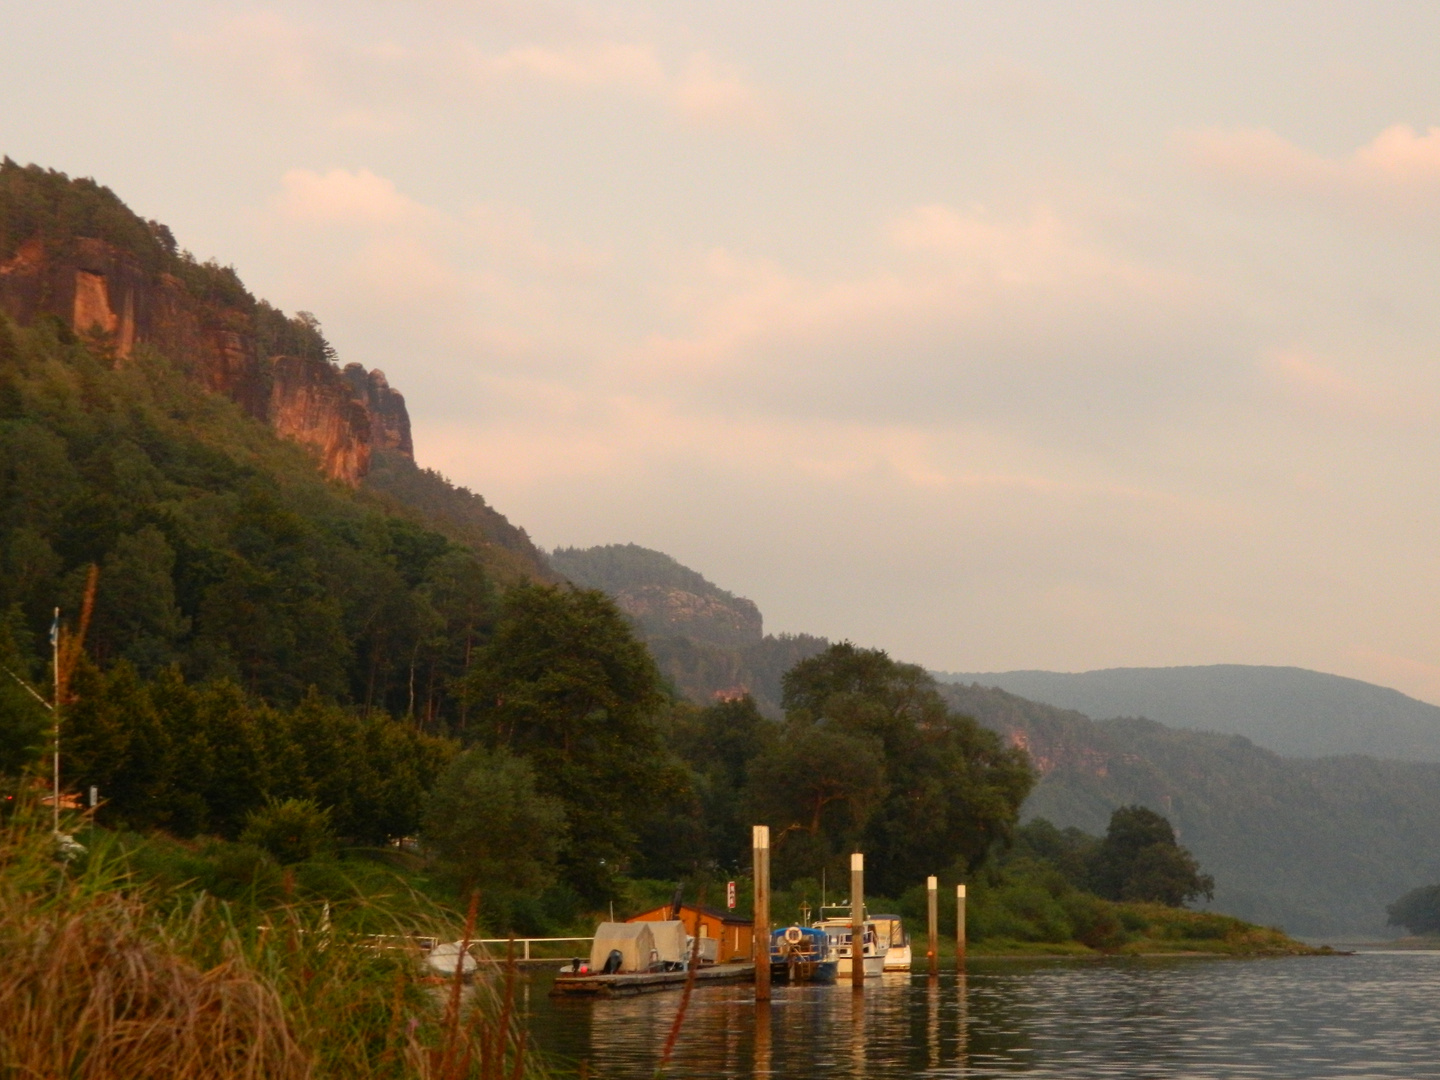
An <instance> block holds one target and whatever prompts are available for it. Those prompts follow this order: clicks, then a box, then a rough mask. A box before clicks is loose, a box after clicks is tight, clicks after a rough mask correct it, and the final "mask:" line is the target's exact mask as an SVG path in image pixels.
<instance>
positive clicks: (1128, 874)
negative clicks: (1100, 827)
mask: <svg viewBox="0 0 1440 1080" xmlns="http://www.w3.org/2000/svg"><path fill="white" fill-rule="evenodd" d="M1090 885H1091V888H1092V890H1093V891H1094V892H1095V893H1096V894H1097V895H1099V896H1103V897H1104V898H1105V899H1107V900H1133V901H1148V902H1151V903H1160V904H1168V905H1169V906H1171V907H1181V906H1183V905H1184V904H1185V903H1186V902H1187V901H1190V900H1194V899H1195V898H1196V897H1200V896H1203V897H1205V898H1206V899H1207V900H1208V899H1210V898H1211V897H1212V896H1213V895H1214V894H1215V879H1214V878H1212V877H1211V876H1210V875H1209V874H1202V873H1200V865H1199V863H1197V862H1196V861H1195V856H1193V855H1191V854H1190V852H1189V851H1187V850H1186V849H1185V848H1183V847H1181V846H1180V845H1179V844H1178V843H1177V842H1176V840H1175V830H1174V828H1173V827H1172V826H1171V825H1170V822H1168V821H1166V820H1165V819H1164V818H1163V817H1161V816H1160V815H1159V814H1157V813H1155V811H1153V810H1149V809H1147V808H1145V807H1143V806H1122V807H1120V808H1119V809H1117V810H1116V811H1115V812H1114V813H1113V814H1111V815H1110V826H1109V828H1108V829H1107V830H1106V833H1105V839H1104V840H1102V841H1101V842H1100V844H1099V846H1098V847H1096V848H1095V851H1094V854H1093V855H1092V856H1091V861H1090Z"/></svg>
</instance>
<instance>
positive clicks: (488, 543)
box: [365, 451, 555, 584]
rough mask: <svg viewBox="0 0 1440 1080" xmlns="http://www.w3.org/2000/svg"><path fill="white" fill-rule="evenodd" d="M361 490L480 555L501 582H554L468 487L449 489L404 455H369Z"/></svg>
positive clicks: (528, 547)
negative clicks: (367, 471)
mask: <svg viewBox="0 0 1440 1080" xmlns="http://www.w3.org/2000/svg"><path fill="white" fill-rule="evenodd" d="M365 489H366V490H367V491H370V492H372V493H374V494H376V495H378V496H380V497H381V498H382V499H383V501H384V504H385V505H386V506H387V508H389V509H390V510H391V511H392V512H393V513H397V514H402V515H406V516H416V517H419V518H420V519H422V520H424V522H425V523H426V526H427V527H428V528H432V529H434V530H436V531H437V532H439V533H442V534H443V535H444V536H446V537H447V538H449V539H450V540H452V541H454V542H455V543H456V544H460V545H463V546H465V547H468V548H470V549H471V550H472V551H474V552H477V553H479V554H482V555H483V556H484V558H485V560H486V566H487V567H489V569H490V570H491V572H492V573H493V574H494V575H495V576H496V577H497V578H498V579H499V580H501V581H502V582H505V583H507V584H508V583H511V582H516V581H522V580H535V581H553V580H554V579H555V575H554V573H553V572H552V571H551V569H550V566H549V564H548V563H547V562H546V561H545V557H544V556H543V555H542V554H541V553H540V550H539V549H538V548H537V547H536V546H535V545H534V544H533V543H531V541H530V537H529V536H528V535H526V533H525V530H524V529H520V528H517V527H516V526H514V525H512V524H510V522H509V521H508V520H507V519H506V518H505V515H504V514H501V513H500V512H499V511H497V510H495V509H494V508H493V507H492V506H490V505H489V504H488V503H486V501H485V500H484V499H483V498H482V497H481V496H479V495H477V494H475V493H474V492H473V491H471V490H470V489H469V488H464V487H459V486H457V485H455V484H452V483H451V482H450V481H449V480H447V479H445V477H443V476H441V475H440V474H439V473H438V472H436V471H435V470H434V469H422V468H421V467H420V466H418V465H416V464H415V462H414V461H412V460H411V459H410V458H408V457H406V456H405V455H404V454H400V453H396V452H394V451H381V452H379V453H377V454H375V455H374V457H373V458H371V461H370V473H369V475H368V476H366V477H365Z"/></svg>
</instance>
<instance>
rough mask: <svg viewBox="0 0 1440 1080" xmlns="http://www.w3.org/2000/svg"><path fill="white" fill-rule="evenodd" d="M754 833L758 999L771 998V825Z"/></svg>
mask: <svg viewBox="0 0 1440 1080" xmlns="http://www.w3.org/2000/svg"><path fill="white" fill-rule="evenodd" d="M754 835H755V841H754V842H755V930H754V949H753V951H754V953H755V1002H756V1004H759V1003H760V1002H762V1001H763V1002H766V1003H768V1002H769V1001H770V826H769V825H756V826H755V828H754Z"/></svg>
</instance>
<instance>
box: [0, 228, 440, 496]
mask: <svg viewBox="0 0 1440 1080" xmlns="http://www.w3.org/2000/svg"><path fill="white" fill-rule="evenodd" d="M0 311H3V312H4V313H5V314H6V315H8V316H9V317H10V318H11V319H13V320H15V321H16V322H18V323H20V324H21V325H29V324H32V323H33V322H35V320H37V319H40V318H42V317H45V316H52V317H54V318H57V319H59V320H60V321H61V322H62V323H64V324H65V325H66V326H67V327H69V328H70V329H71V330H73V331H74V332H75V333H76V334H77V335H79V336H81V337H83V338H86V339H88V340H90V341H92V342H93V343H94V344H95V345H97V346H98V347H100V348H102V349H106V350H109V351H110V352H111V353H112V354H113V356H114V357H115V360H116V362H117V363H123V362H124V361H125V360H127V359H128V358H129V357H130V356H131V355H132V354H133V353H134V351H135V348H136V347H137V346H139V345H146V346H150V347H151V348H154V349H155V350H157V351H158V352H161V353H164V354H165V355H166V356H168V357H170V358H171V359H172V360H173V361H175V362H176V363H178V364H181V365H182V366H183V367H184V368H185V369H186V370H187V371H188V372H189V373H190V374H191V375H192V376H193V377H194V378H195V379H196V380H197V381H198V382H200V383H201V384H202V385H203V386H205V388H206V389H208V390H210V391H212V392H214V393H217V394H223V395H224V396H226V397H228V398H230V399H231V400H232V401H234V402H235V403H236V404H237V405H239V406H240V407H241V408H242V409H243V410H244V411H245V412H246V413H247V414H248V415H250V416H253V417H255V418H257V419H262V420H266V421H268V422H269V423H270V425H271V426H272V427H273V428H274V429H275V431H276V432H277V433H278V434H279V435H281V436H282V437H284V438H287V439H293V440H294V441H296V442H299V443H302V444H304V445H305V446H308V447H310V448H311V449H313V450H314V451H315V453H316V455H317V456H318V458H319V460H320V467H321V469H322V470H323V471H324V473H325V475H327V476H329V477H331V478H332V479H335V480H339V481H341V482H343V483H346V484H350V485H352V486H355V485H358V484H359V483H360V481H361V480H362V479H363V478H364V476H365V474H366V472H367V471H368V469H369V466H370V454H371V451H372V448H381V449H386V450H396V451H399V452H400V453H403V454H404V455H406V456H407V457H410V458H412V459H413V457H414V446H413V444H412V441H411V436H410V416H409V414H408V413H407V411H406V409H405V398H404V397H403V396H402V395H401V394H400V393H399V392H398V391H396V390H394V389H392V388H391V386H390V384H389V382H388V381H387V380H386V378H385V375H384V373H383V372H381V371H378V370H376V371H371V372H369V373H368V374H367V373H366V372H365V370H364V369H363V368H361V367H360V365H358V364H351V365H349V367H347V368H346V369H345V370H344V371H341V370H340V368H339V367H337V366H336V365H335V364H333V363H331V362H330V361H328V360H323V359H315V358H301V357H294V356H264V355H262V353H261V348H260V344H259V339H258V335H257V333H256V327H255V322H254V318H253V316H252V315H251V314H250V313H249V312H247V311H245V310H241V309H240V308H237V307H232V306H227V305H225V304H222V303H217V302H214V301H210V300H206V299H203V298H200V297H197V296H194V295H193V294H192V293H191V292H190V290H189V289H188V288H187V287H186V286H185V284H184V282H182V281H181V280H180V279H178V278H176V277H175V276H173V275H171V274H167V273H163V272H157V273H149V272H147V271H146V270H145V268H144V267H143V266H142V265H141V263H140V260H139V259H137V258H136V257H135V256H134V255H132V254H130V253H129V252H126V251H124V250H121V249H120V248H117V247H115V246H114V245H112V244H108V243H106V242H104V241H101V240H94V239H89V238H84V237H80V238H70V239H69V241H68V242H66V243H64V244H51V243H46V242H45V241H43V240H41V239H40V238H38V237H36V238H34V239H31V240H28V241H26V242H24V243H22V244H21V245H20V246H19V247H18V249H17V250H16V251H15V254H14V255H13V256H12V257H11V258H9V259H8V260H6V261H5V262H3V263H0Z"/></svg>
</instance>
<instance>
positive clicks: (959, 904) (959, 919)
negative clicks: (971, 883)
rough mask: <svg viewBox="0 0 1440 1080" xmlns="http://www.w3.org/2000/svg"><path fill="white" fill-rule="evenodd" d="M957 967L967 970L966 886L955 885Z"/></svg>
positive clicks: (959, 969)
mask: <svg viewBox="0 0 1440 1080" xmlns="http://www.w3.org/2000/svg"><path fill="white" fill-rule="evenodd" d="M955 968H956V970H957V971H959V972H960V973H961V974H962V975H963V974H964V972H965V886H964V885H956V886H955Z"/></svg>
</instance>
